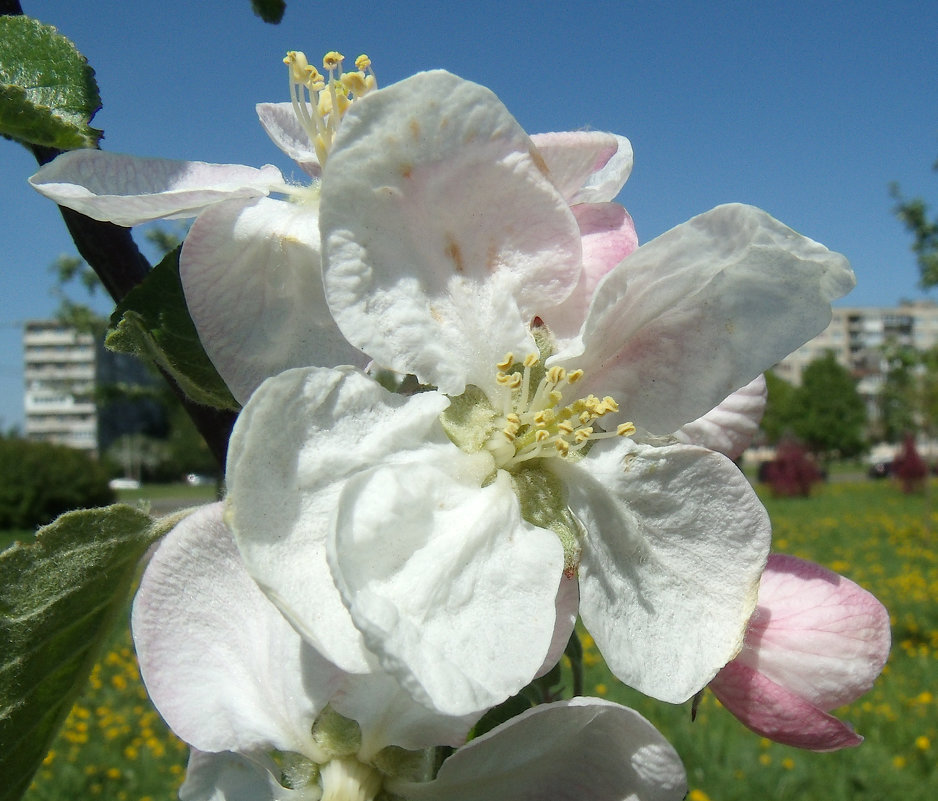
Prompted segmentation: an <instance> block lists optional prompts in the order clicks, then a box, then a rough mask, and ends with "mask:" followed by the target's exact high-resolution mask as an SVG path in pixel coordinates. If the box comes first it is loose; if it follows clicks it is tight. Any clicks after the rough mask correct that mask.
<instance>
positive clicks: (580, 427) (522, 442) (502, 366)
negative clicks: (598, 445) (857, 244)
mask: <svg viewBox="0 0 938 801" xmlns="http://www.w3.org/2000/svg"><path fill="white" fill-rule="evenodd" d="M539 363H540V358H539V357H538V355H537V354H528V355H527V356H525V358H524V360H523V361H522V362H521V364H520V365H519V364H518V363H517V362H516V361H515V356H514V354H512V353H507V354H505V357H504V358H503V359H502V360H501V361H500V362H499V363H498V364H497V365H496V368H497V370H496V373H495V382H496V384H497V385H498V386H499V387H501V388H502V389H501V395H502V399H501V400H502V418H501V422H500V423H498V424H497V426H498V427H497V428H496V429H495V430H494V432H493V434H492V437H491V438H490V439H489V441H488V448H489V449H490V450H491V451H492V454H493V455H494V456H495V458H496V463H497V464H498V466H499V467H504V468H511V467H513V466H516V465H519V464H521V463H522V462H526V461H528V460H530V459H536V458H540V457H549V456H559V457H562V458H569V457H571V456H573V455H575V454H577V453H578V452H580V451H582V450H583V449H585V448H586V447H588V446H589V445H590V443H592V442H594V441H596V440H599V439H608V438H610V437H622V436H631V435H632V434H634V433H635V426H634V425H633V424H632V423H621V424H619V425H618V426H617V427H616V430H615V431H610V432H607V431H603V430H602V429H598V430H597V428H596V426H595V425H593V423H594V421H595V420H597V419H599V418H601V417H603V416H605V415H607V414H610V413H612V412H617V411H618V410H619V404H618V403H616V401H615V399H614V398H612V397H610V396H609V395H606V396H605V397H604V398H602V399H601V400H600V399H599V398H598V397H596V396H595V395H587V396H585V397H582V398H578V399H577V400H575V401H573V402H572V403H568V404H566V405H562V404H563V397H564V391H565V389H566V387H569V386H571V385H573V384H575V383H577V382H578V381H580V380H582V378H583V371H582V370H571V371H569V372H568V371H567V370H566V369H564V368H563V367H559V366H554V367H551V368H549V369H547V370H546V372H543V373H542V377H541V379H540V381H539V382H538V385H537V387H535V388H533V392H532V386H531V385H532V384H533V382H534V380H535V378H534V377H535V375H536V369H537V367H538V365H539ZM509 370H513V371H512V372H508V371H509ZM499 435H501V436H499Z"/></svg>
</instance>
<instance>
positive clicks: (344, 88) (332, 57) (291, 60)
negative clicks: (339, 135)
mask: <svg viewBox="0 0 938 801" xmlns="http://www.w3.org/2000/svg"><path fill="white" fill-rule="evenodd" d="M344 59H345V56H343V55H342V54H341V53H337V52H335V51H334V50H333V51H331V52H329V53H326V55H325V56H323V59H322V66H323V69H324V70H325V71H326V73H327V74H328V76H329V77H328V78H326V77H325V76H324V75H323V74H322V73H321V72H320V71H319V70H318V69H316V67H314V66H312V65H311V64H310V63H309V62H308V61H307V60H306V55H305V54H304V53H302V52H300V51H299V50H291V51H289V52H288V53H287V55H286V58H284V59H283V63H284V64H286V65H287V68H288V71H289V73H290V100H291V101H292V103H293V113H294V114H296V118H297V119H298V120H299V121H300V125H302V126H303V130H304V131H306V135H307V136H308V137H309V141H310V143H311V144H312V145H313V148H314V149H315V151H316V157H317V158H318V159H319V164H320V165H321V166H325V164H326V158H327V156H328V155H329V149H330V148H331V147H332V142H333V140H334V139H335V135H336V132H337V131H338V130H339V123H340V122H341V121H342V117H343V115H344V114H345V112H346V111H347V110H348V107H349V106H350V105H351V104H352V102H353V101H354V100H355V99H357V98H360V97H363V96H364V95H366V94H368V92H370V91H372V90H373V89H376V88H377V82H376V80H375V75H374V72H372V70H371V59H369V58H368V56H366V55H361V56H359V57H358V58H356V59H355V67H356V72H345V73H343V72H342V61H343V60H344Z"/></svg>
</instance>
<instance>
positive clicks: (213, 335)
mask: <svg viewBox="0 0 938 801" xmlns="http://www.w3.org/2000/svg"><path fill="white" fill-rule="evenodd" d="M318 222H319V216H318V210H317V208H316V206H315V205H311V204H300V203H288V202H286V201H282V200H272V199H270V198H261V199H259V200H254V201H249V202H247V203H245V202H239V201H231V202H228V203H221V204H218V205H217V206H213V207H212V208H210V209H208V210H206V211H205V212H203V213H202V214H201V215H200V216H199V218H198V219H197V220H196V221H195V223H194V224H193V226H192V229H191V230H190V231H189V234H188V236H187V237H186V241H185V244H184V245H183V248H182V254H181V256H180V261H179V275H180V279H181V280H182V285H183V289H184V291H185V295H186V303H187V304H188V306H189V312H190V314H191V315H192V320H193V322H194V323H195V326H196V329H197V330H198V332H199V338H200V339H201V340H202V344H203V345H204V347H205V351H206V353H207V354H208V356H209V358H210V359H211V360H212V363H213V364H214V365H215V367H216V368H217V370H218V373H219V375H221V377H222V378H223V379H224V381H225V383H226V384H227V385H228V387H229V389H230V390H231V392H232V394H233V395H234V396H235V398H236V399H237V400H238V401H239V402H240V403H242V404H243V403H245V402H246V401H247V399H248V398H249V397H250V395H251V393H252V392H253V391H254V390H255V389H257V387H258V386H259V385H260V383H261V382H262V381H263V380H264V379H265V378H268V377H270V376H272V375H276V374H277V373H280V372H283V371H284V370H287V369H289V368H291V367H310V366H321V367H333V366H335V365H339V364H351V365H354V366H358V367H364V366H365V365H366V364H367V362H368V359H367V357H365V356H364V354H362V353H361V351H358V350H356V349H355V348H353V347H352V346H351V345H349V344H348V342H347V341H346V339H345V337H343V336H342V334H341V333H340V332H339V329H338V328H337V327H336V325H335V323H334V322H333V320H332V317H331V315H330V314H329V308H328V306H326V300H325V296H324V294H323V288H322V267H321V262H320V258H319V226H318Z"/></svg>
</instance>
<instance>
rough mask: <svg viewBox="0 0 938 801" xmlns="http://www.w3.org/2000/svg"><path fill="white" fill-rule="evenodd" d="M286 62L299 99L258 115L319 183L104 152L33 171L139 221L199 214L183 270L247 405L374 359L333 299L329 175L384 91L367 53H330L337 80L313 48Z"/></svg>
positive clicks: (83, 200)
mask: <svg viewBox="0 0 938 801" xmlns="http://www.w3.org/2000/svg"><path fill="white" fill-rule="evenodd" d="M337 58H338V59H339V61H338V62H337ZM285 60H286V61H287V63H288V72H289V74H290V94H291V102H290V103H260V104H258V105H257V114H258V117H259V119H260V122H261V124H262V125H263V127H264V129H265V130H266V131H267V133H268V135H269V136H270V138H271V139H272V140H273V142H274V144H276V145H277V146H278V147H279V148H280V149H281V150H282V151H283V152H284V153H286V154H287V155H288V156H290V157H291V158H293V159H294V160H295V161H296V163H297V164H298V165H299V166H300V167H301V168H302V169H303V171H304V172H305V173H307V174H308V175H309V176H310V177H311V178H312V184H311V185H301V184H295V183H291V182H288V181H286V180H285V179H284V177H283V175H282V174H281V172H280V170H279V169H277V168H276V167H274V166H272V165H270V164H268V165H266V166H264V167H261V168H260V169H255V168H253V167H245V166H241V165H237V164H206V163H204V162H199V161H173V160H169V159H154V158H139V157H135V156H127V155H122V154H117V153H108V152H104V151H100V150H92V149H84V150H73V151H70V152H67V153H63V154H62V155H60V156H59V157H58V158H56V159H55V160H54V161H52V162H51V163H49V164H47V165H45V166H44V167H42V168H41V169H40V170H39V171H38V172H37V173H36V174H35V175H34V176H33V177H32V178H30V183H31V184H32V186H33V187H34V188H35V189H37V190H38V191H39V192H41V193H42V194H43V195H45V196H46V197H49V198H51V199H52V200H54V201H55V202H56V203H59V204H61V205H63V206H68V207H69V208H72V209H74V210H76V211H78V212H81V213H82V214H85V215H87V216H88V217H93V218H94V219H96V220H107V221H110V222H113V223H117V224H118V225H128V226H129V225H137V224H139V223H144V222H150V221H152V220H159V219H163V220H171V219H179V218H187V217H195V218H196V219H195V222H194V223H193V224H192V227H191V229H190V231H189V233H188V235H187V236H186V240H185V243H184V245H183V248H182V252H181V253H180V259H179V271H180V278H181V280H182V285H183V289H184V291H185V295H186V302H187V304H188V306H189V312H190V314H191V316H192V319H193V322H194V323H195V326H196V329H197V330H198V332H199V336H200V338H201V340H202V344H203V346H204V347H205V350H206V353H207V354H208V356H209V358H210V359H211V360H212V362H213V363H214V365H215V367H216V369H217V370H218V372H219V374H220V375H221V377H222V378H223V379H224V381H225V383H226V384H227V385H228V388H229V389H230V390H231V392H232V395H233V396H234V397H235V399H236V400H238V401H239V402H240V403H244V401H245V400H247V398H248V397H249V396H250V394H251V392H253V391H254V389H255V387H257V385H258V384H260V382H261V381H263V380H264V379H265V378H267V377H268V376H270V375H274V374H276V373H278V372H280V371H281V370H284V369H287V368H289V367H300V366H305V365H309V364H324V365H330V366H331V365H334V364H346V363H348V364H356V365H359V366H364V365H365V364H366V362H367V359H365V358H364V357H363V356H362V354H361V353H360V352H359V351H357V350H355V349H354V348H353V347H351V346H350V345H349V344H348V342H346V340H345V338H344V337H343V336H342V335H341V334H340V333H339V331H338V329H337V328H336V327H335V324H334V323H333V322H332V318H331V317H330V316H329V311H328V309H327V307H326V304H325V299H324V297H323V290H322V278H321V272H320V245H319V229H318V218H319V176H320V175H321V173H322V161H323V160H324V157H325V155H326V153H327V151H328V146H329V143H330V142H331V139H332V137H333V136H334V135H335V131H336V130H337V128H338V126H339V122H340V120H341V115H342V113H344V111H345V110H346V109H347V108H348V106H349V105H350V104H351V103H352V102H353V100H354V98H356V97H361V96H363V95H365V94H367V93H368V92H370V91H371V90H372V89H374V88H375V83H374V76H373V75H371V74H370V69H369V68H368V63H367V58H366V57H364V56H360V57H359V58H358V59H357V60H356V65H357V66H360V69H359V70H358V71H355V72H348V73H345V74H342V71H341V65H340V60H341V56H339V54H336V53H329V54H327V58H326V59H324V63H326V64H327V66H326V69H327V72H328V73H329V77H328V79H326V78H324V77H323V76H322V75H320V74H319V72H318V71H317V70H315V68H313V67H310V66H309V65H308V64H307V63H306V58H305V56H303V54H302V53H290V54H288V56H287V59H285ZM364 70H368V72H367V73H366V72H365V71H364ZM304 92H305V93H306V94H308V95H309V101H308V102H307V101H306V100H305V95H304ZM333 98H335V106H336V107H337V108H338V109H339V111H338V112H337V113H333V103H332V99H333ZM308 131H311V134H312V138H310V133H308ZM317 131H318V132H317Z"/></svg>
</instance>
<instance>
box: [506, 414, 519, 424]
mask: <svg viewBox="0 0 938 801" xmlns="http://www.w3.org/2000/svg"><path fill="white" fill-rule="evenodd" d="M505 419H506V420H507V421H508V424H509V425H512V426H516V427H517V428H521V418H520V417H518V415H516V414H515V413H514V412H512V413H511V414H509V415H507V416H506V417H505Z"/></svg>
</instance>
